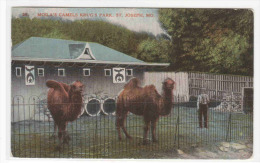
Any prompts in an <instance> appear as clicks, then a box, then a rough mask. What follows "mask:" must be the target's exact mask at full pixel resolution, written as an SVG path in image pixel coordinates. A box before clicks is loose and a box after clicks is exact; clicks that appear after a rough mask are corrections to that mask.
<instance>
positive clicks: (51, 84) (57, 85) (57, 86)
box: [46, 80, 62, 89]
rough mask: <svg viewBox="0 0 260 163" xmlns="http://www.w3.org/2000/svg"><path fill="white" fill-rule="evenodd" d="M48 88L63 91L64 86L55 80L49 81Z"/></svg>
mask: <svg viewBox="0 0 260 163" xmlns="http://www.w3.org/2000/svg"><path fill="white" fill-rule="evenodd" d="M46 86H47V87H49V88H53V89H61V87H62V85H61V84H60V83H59V82H57V81H55V80H48V81H47V82H46Z"/></svg>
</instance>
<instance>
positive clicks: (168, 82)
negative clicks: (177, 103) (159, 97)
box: [162, 78, 175, 90]
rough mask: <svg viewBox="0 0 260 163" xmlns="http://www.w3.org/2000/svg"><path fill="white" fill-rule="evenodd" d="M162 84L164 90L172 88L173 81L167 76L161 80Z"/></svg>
mask: <svg viewBox="0 0 260 163" xmlns="http://www.w3.org/2000/svg"><path fill="white" fill-rule="evenodd" d="M162 84H163V89H164V90H173V88H174V85H175V81H173V80H172V79H171V78H167V79H165V80H164V81H163V83H162Z"/></svg>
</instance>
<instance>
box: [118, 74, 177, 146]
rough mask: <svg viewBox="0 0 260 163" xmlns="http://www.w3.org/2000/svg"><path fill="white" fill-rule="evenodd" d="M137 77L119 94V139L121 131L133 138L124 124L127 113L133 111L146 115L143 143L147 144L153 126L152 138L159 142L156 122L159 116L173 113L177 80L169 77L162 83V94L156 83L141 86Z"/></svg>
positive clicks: (136, 113)
mask: <svg viewBox="0 0 260 163" xmlns="http://www.w3.org/2000/svg"><path fill="white" fill-rule="evenodd" d="M139 83H140V82H139V80H138V79H137V78H133V79H131V80H130V81H129V82H128V83H127V84H126V85H125V86H124V90H123V91H122V92H121V93H120V94H119V96H118V100H117V109H116V127H117V131H118V137H119V140H122V137H121V131H120V129H121V128H122V129H123V132H124V133H125V135H126V137H127V138H129V139H131V136H130V135H129V134H128V133H127V131H126V128H125V126H124V122H125V119H126V117H127V113H128V112H131V113H133V114H135V115H140V116H143V117H144V122H145V126H144V137H143V144H147V134H148V130H149V128H150V125H151V126H152V140H153V142H157V139H156V136H155V129H156V123H157V121H158V119H159V116H166V115H169V114H170V113H171V109H172V107H173V88H174V84H175V82H174V81H173V80H172V79H170V78H167V79H165V80H164V82H163V83H162V84H163V86H162V90H163V95H162V96H161V95H160V94H159V93H158V92H157V90H156V88H155V86H154V85H148V86H145V87H143V88H142V87H140V86H139Z"/></svg>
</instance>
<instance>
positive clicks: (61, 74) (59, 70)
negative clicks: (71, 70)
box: [58, 68, 65, 76]
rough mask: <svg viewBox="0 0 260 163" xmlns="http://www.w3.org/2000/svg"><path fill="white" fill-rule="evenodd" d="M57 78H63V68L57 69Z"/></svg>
mask: <svg viewBox="0 0 260 163" xmlns="http://www.w3.org/2000/svg"><path fill="white" fill-rule="evenodd" d="M58 76H65V69H64V68H59V69H58Z"/></svg>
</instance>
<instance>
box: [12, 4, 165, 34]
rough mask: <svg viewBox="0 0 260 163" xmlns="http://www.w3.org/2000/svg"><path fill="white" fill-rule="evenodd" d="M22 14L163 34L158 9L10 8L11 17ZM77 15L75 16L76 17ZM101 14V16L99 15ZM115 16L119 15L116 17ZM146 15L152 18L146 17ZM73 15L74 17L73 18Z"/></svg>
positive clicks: (31, 16)
mask: <svg viewBox="0 0 260 163" xmlns="http://www.w3.org/2000/svg"><path fill="white" fill-rule="evenodd" d="M23 13H27V14H28V15H29V17H30V18H31V19H32V18H45V19H46V18H47V19H48V18H52V19H62V20H71V21H74V20H79V19H89V20H104V21H108V22H111V23H113V24H118V25H121V26H124V27H126V28H128V29H129V30H132V31H136V32H141V31H145V32H149V33H152V34H154V35H155V36H156V35H158V34H162V33H165V32H164V30H163V29H162V28H161V26H160V23H159V21H158V9H154V8H150V9H145V8H12V16H13V17H15V18H18V17H21V16H22V14H23ZM40 13H45V14H49V15H50V14H53V13H56V14H57V15H54V16H39V15H38V14H40ZM64 13H71V16H65V15H64ZM76 14H77V15H76ZM80 14H85V15H86V14H93V15H94V14H97V16H96V17H90V16H88V17H87V16H81V15H80ZM100 14H101V15H100ZM103 14H111V15H112V16H113V17H106V16H103ZM117 14H121V16H120V17H117V16H116V15H117ZM130 14H143V16H144V17H140V16H138V17H126V16H127V15H130ZM146 14H150V15H153V17H146ZM73 15H74V16H73ZM75 15H76V16H75Z"/></svg>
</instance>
